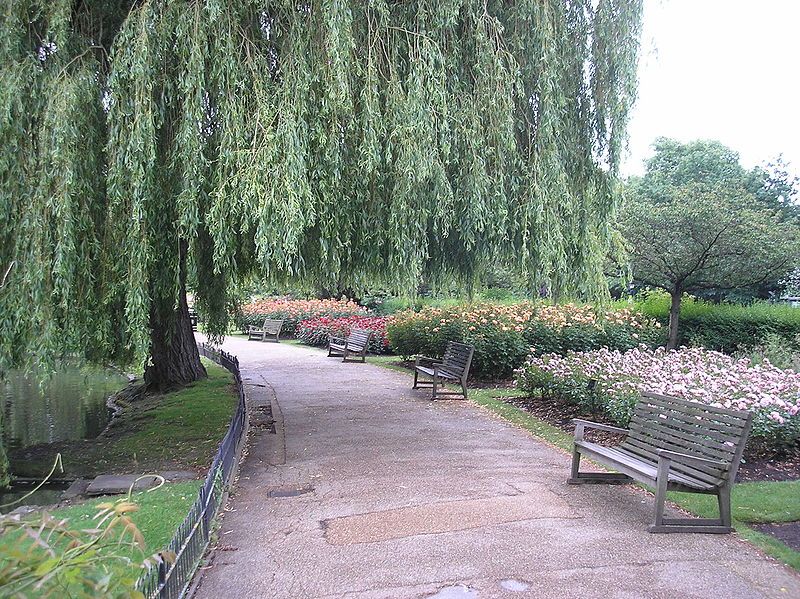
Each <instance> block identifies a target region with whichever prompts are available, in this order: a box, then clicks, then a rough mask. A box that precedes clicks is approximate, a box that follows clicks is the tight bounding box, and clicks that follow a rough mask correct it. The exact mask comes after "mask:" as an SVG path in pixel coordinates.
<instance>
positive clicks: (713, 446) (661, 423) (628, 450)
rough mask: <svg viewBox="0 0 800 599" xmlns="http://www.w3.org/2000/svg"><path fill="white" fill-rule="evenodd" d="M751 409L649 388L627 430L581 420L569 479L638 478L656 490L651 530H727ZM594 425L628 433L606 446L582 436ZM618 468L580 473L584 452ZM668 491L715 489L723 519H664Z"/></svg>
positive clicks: (708, 491) (576, 481) (612, 480)
mask: <svg viewBox="0 0 800 599" xmlns="http://www.w3.org/2000/svg"><path fill="white" fill-rule="evenodd" d="M752 417H753V415H752V413H750V412H738V411H735V410H727V409H725V408H715V407H712V406H708V405H705V404H700V403H696V402H691V401H685V400H682V399H678V398H675V397H669V396H666V395H657V394H655V393H643V394H642V399H641V400H640V401H639V403H637V404H636V407H635V408H634V413H633V417H632V418H631V422H630V425H629V428H628V429H624V428H617V427H615V426H608V425H605V424H598V423H596V422H589V421H586V420H575V421H574V422H575V445H574V451H573V455H572V476H571V478H570V479H569V480H568V481H567V482H569V483H570V484H582V483H620V482H622V483H624V482H628V481H631V480H636V481H639V482H641V483H645V484H648V485H651V486H654V487H655V489H656V504H655V518H654V520H653V525H652V526H650V528H649V530H650V532H704V533H728V532H731V531H732V530H733V528H732V527H731V488H732V487H733V483H734V481H735V480H736V471H737V470H738V469H739V462H740V461H741V459H742V453H743V452H744V446H745V443H746V442H747V435H748V434H749V433H750V428H751V426H752ZM589 428H594V429H598V430H604V431H610V432H616V433H622V434H624V435H625V438H624V440H623V441H622V443H621V444H620V445H618V446H615V447H607V446H603V445H598V444H596V443H591V442H589V441H586V440H585V439H584V431H585V430H586V429H589ZM582 456H586V457H588V458H590V459H592V460H594V461H595V462H597V463H600V464H604V465H606V466H609V467H611V468H613V469H614V470H617V472H618V473H595V472H580V471H579V468H580V461H581V457H582ZM668 490H674V491H685V492H690V493H705V494H709V495H716V496H717V503H718V505H719V516H720V517H719V518H665V517H664V502H665V500H666V494H667V491H668Z"/></svg>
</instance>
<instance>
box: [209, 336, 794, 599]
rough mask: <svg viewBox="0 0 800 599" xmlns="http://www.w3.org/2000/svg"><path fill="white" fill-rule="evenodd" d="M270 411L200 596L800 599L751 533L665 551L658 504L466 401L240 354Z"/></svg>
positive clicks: (315, 355)
mask: <svg viewBox="0 0 800 599" xmlns="http://www.w3.org/2000/svg"><path fill="white" fill-rule="evenodd" d="M223 348H224V349H225V350H227V351H229V352H232V353H234V354H236V355H238V356H239V360H240V364H241V368H242V373H243V377H244V379H245V383H246V384H247V385H248V389H249V391H250V393H251V395H252V397H253V398H254V401H255V403H257V404H259V403H271V404H272V408H273V415H274V417H275V419H276V420H277V423H276V424H277V426H276V428H275V432H274V433H273V432H272V429H271V428H270V427H268V426H260V425H259V423H258V420H257V419H256V420H255V421H254V422H255V425H254V426H253V427H252V428H253V429H254V432H253V436H252V439H251V446H250V448H249V451H248V455H247V457H246V459H245V461H244V464H243V465H242V470H241V474H240V478H239V481H238V485H237V487H236V489H235V490H234V493H233V496H232V498H231V500H230V503H229V506H228V509H227V511H226V513H225V515H224V517H223V520H222V524H221V529H220V534H219V541H218V544H217V548H216V550H215V552H214V554H213V558H212V560H211V563H210V564H209V565H208V566H206V567H205V568H204V569H203V570H202V573H201V579H200V584H199V587H198V590H197V593H196V596H197V597H201V598H208V599H219V598H227V597H231V598H238V599H244V598H248V597H286V598H292V599H300V598H305V597H314V598H328V597H331V598H333V597H348V598H356V597H357V598H364V599H367V598H369V599H377V598H387V599H388V598H392V599H393V598H397V599H402V598H416V597H435V598H438V599H453V598H479V599H483V598H490V597H503V598H506V597H508V598H516V597H553V598H565V597H575V598H578V597H580V598H593V597H598V598H600V597H602V598H612V597H613V598H644V597H648V598H649V597H652V598H665V599H666V598H673V597H675V598H689V597H697V598H704V599H705V598H711V597H719V598H726V599H731V598H739V597H781V598H787V599H788V598H798V597H800V578H798V576H796V575H795V574H794V573H793V572H791V571H789V570H788V569H787V568H784V567H783V566H781V565H779V564H777V563H776V562H774V561H771V560H769V559H767V558H765V557H763V556H761V555H760V554H759V553H758V552H757V551H756V550H755V549H754V548H752V547H751V546H750V545H748V544H747V543H745V542H744V541H741V540H740V539H738V538H737V537H736V535H731V536H713V535H697V534H694V535H693V534H676V535H653V534H650V533H648V532H647V525H648V524H649V522H650V518H651V514H652V508H653V499H652V497H651V496H650V495H648V494H647V493H645V492H643V491H641V490H637V489H634V488H631V487H626V486H623V487H620V486H604V485H587V486H581V487H573V486H567V484H566V483H565V480H566V478H567V476H568V473H569V457H568V456H567V455H565V454H564V453H563V452H561V451H559V450H556V449H553V448H551V447H549V446H547V445H545V444H544V443H542V442H540V441H538V440H536V439H535V438H533V437H531V436H530V435H529V434H528V433H527V432H525V431H523V430H521V429H519V428H516V427H514V426H512V425H510V424H508V423H506V422H504V421H502V420H500V419H498V418H496V417H494V416H492V415H491V414H489V413H488V412H486V411H484V410H483V409H481V408H480V407H478V406H476V405H474V404H472V403H470V402H463V401H460V402H459V401H437V402H431V401H430V400H429V399H427V398H428V395H427V394H426V392H425V391H422V390H412V389H411V379H410V377H409V376H408V375H405V374H403V373H398V372H393V371H390V370H387V369H383V368H380V367H377V366H372V365H369V364H355V363H347V364H343V363H342V362H341V360H340V359H335V358H327V357H326V355H325V353H324V352H320V351H319V350H315V349H312V348H302V347H297V346H292V345H287V344H275V343H260V342H255V341H251V342H248V341H245V340H242V339H238V338H228V339H227V340H226V343H225V344H224V346H223Z"/></svg>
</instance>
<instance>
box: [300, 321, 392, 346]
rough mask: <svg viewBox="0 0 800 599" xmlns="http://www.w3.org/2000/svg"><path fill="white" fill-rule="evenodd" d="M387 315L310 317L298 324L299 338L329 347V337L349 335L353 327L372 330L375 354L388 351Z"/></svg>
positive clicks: (370, 341) (371, 342)
mask: <svg viewBox="0 0 800 599" xmlns="http://www.w3.org/2000/svg"><path fill="white" fill-rule="evenodd" d="M386 320H387V319H386V317H384V316H359V315H353V316H344V317H340V318H330V317H328V316H321V317H319V318H310V319H308V320H304V321H302V322H301V323H300V324H299V325H297V332H296V336H297V339H298V340H299V341H301V342H303V343H306V344H308V345H314V346H317V347H327V346H328V337H329V336H331V335H332V336H334V337H347V335H349V334H350V331H351V330H352V329H367V330H370V331H372V337H370V340H369V351H370V352H371V353H374V354H382V353H386V352H387V351H388V350H389V339H388V338H387V337H386Z"/></svg>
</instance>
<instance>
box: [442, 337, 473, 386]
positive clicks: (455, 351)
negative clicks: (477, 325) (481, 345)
mask: <svg viewBox="0 0 800 599" xmlns="http://www.w3.org/2000/svg"><path fill="white" fill-rule="evenodd" d="M474 351H475V348H474V347H472V346H471V345H467V344H465V343H456V342H455V341H448V342H447V348H446V349H445V350H444V357H443V358H442V365H441V367H440V368H439V369H440V370H441V371H442V372H446V373H448V374H450V375H453V376H456V377H462V376H465V375H466V374H467V373H468V372H469V367H470V364H471V363H472V354H473V353H474Z"/></svg>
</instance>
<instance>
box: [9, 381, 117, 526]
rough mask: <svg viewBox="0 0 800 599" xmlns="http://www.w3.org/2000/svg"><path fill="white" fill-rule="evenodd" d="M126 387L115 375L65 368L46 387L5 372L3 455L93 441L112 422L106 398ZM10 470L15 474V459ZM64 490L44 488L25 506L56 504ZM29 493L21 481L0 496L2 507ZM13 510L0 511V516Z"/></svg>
mask: <svg viewBox="0 0 800 599" xmlns="http://www.w3.org/2000/svg"><path fill="white" fill-rule="evenodd" d="M127 382H128V379H127V378H126V377H124V376H122V375H120V374H119V373H117V372H113V371H109V370H105V369H102V368H94V367H82V368H78V367H71V366H65V367H62V368H61V369H60V370H59V371H58V372H57V373H56V374H55V375H53V377H52V378H50V379H48V380H46V381H44V382H42V381H40V380H39V379H38V378H36V377H35V376H33V377H32V376H25V375H24V374H23V373H21V372H14V371H12V372H9V373H7V376H6V380H4V381H0V408H1V409H2V410H3V443H4V445H5V448H6V451H7V452H8V453H9V454H11V453H12V452H13V450H15V449H19V448H23V447H29V446H31V445H39V444H41V443H55V442H58V441H71V440H76V439H93V438H94V437H96V436H97V435H99V434H100V433H101V432H103V429H104V428H105V427H106V425H107V424H108V421H109V419H110V417H111V412H110V410H109V409H108V407H107V406H106V399H107V398H108V396H109V395H111V394H113V393H115V392H116V391H119V390H120V389H122V388H123V387H124V386H125V385H126V384H127ZM48 462H49V459H48ZM49 465H50V464H49V463H48V467H49ZM11 471H12V473H13V472H14V462H13V460H12V461H11ZM63 489H64V487H63V485H60V484H58V483H55V484H50V485H47V486H46V487H44V488H42V489H40V490H39V491H38V492H36V494H35V495H33V496H32V497H30V498H28V499H27V500H25V501H24V502H23V504H28V505H46V504H49V503H54V502H56V501H58V498H59V497H60V494H61V492H62V491H63ZM30 490H31V483H30V482H29V481H28V482H25V481H19V482H17V483H15V484H13V485H12V487H11V489H8V490H5V491H0V504H4V503H8V502H10V501H14V500H16V499H18V498H19V497H21V496H22V495H24V494H26V493H27V492H28V491H30ZM14 507H16V506H12V507H8V508H0V512H5V511H7V510H9V509H14Z"/></svg>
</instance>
